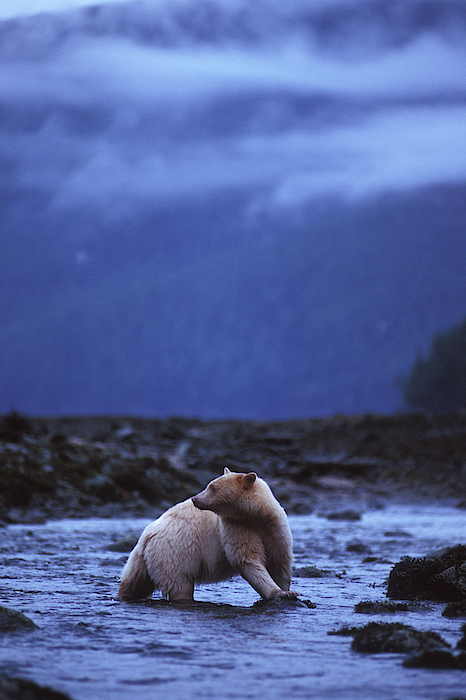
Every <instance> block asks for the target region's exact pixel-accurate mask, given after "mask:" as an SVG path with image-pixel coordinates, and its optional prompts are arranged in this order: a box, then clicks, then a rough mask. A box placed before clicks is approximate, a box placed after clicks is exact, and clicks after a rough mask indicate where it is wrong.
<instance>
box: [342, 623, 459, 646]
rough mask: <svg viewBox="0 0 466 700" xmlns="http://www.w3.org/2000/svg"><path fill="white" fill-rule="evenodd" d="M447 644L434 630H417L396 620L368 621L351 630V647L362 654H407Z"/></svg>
mask: <svg viewBox="0 0 466 700" xmlns="http://www.w3.org/2000/svg"><path fill="white" fill-rule="evenodd" d="M449 646H450V645H449V644H448V643H447V642H445V641H444V640H443V639H442V638H441V637H440V635H439V634H437V633H436V632H419V631H418V630H416V629H415V628H414V627H411V626H409V625H402V624H401V623H398V622H390V623H380V622H370V623H369V624H368V625H366V626H365V627H362V628H359V629H356V630H354V631H353V643H352V645H351V648H352V649H353V650H354V651H358V652H360V653H363V654H380V653H387V652H388V653H394V654H407V653H414V652H421V651H436V650H438V649H446V648H448V647H449Z"/></svg>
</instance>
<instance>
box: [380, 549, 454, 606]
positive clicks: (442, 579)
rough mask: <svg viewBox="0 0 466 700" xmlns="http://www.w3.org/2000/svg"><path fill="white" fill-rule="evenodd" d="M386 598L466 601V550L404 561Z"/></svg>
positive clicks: (393, 572)
mask: <svg viewBox="0 0 466 700" xmlns="http://www.w3.org/2000/svg"><path fill="white" fill-rule="evenodd" d="M388 597H389V598H398V599H402V600H437V601H444V602H451V601H462V600H466V547H465V546H463V545H458V546H457V547H453V548H451V549H448V550H447V551H446V552H445V553H443V554H442V555H440V556H438V557H426V558H421V559H412V558H411V557H404V558H403V559H402V560H401V561H400V562H398V563H397V564H395V566H394V568H393V569H392V570H391V572H390V577H389V581H388Z"/></svg>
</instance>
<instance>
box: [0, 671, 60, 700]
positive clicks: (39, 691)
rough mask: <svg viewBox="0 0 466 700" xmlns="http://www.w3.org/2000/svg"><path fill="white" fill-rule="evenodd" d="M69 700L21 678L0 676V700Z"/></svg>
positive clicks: (58, 693) (45, 687)
mask: <svg viewBox="0 0 466 700" xmlns="http://www.w3.org/2000/svg"><path fill="white" fill-rule="evenodd" d="M19 699H21V700H71V699H70V696H69V695H65V693H60V692H59V691H58V690H53V689H52V688H49V687H48V686H44V685H37V683H34V681H29V680H25V679H23V678H9V677H5V676H4V677H1V676H0V700H19Z"/></svg>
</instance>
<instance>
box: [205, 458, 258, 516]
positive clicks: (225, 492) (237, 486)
mask: <svg viewBox="0 0 466 700" xmlns="http://www.w3.org/2000/svg"><path fill="white" fill-rule="evenodd" d="M259 481H261V480H260V479H258V477H257V474H255V473H254V472H250V473H249V474H238V473H237V472H231V471H230V470H229V469H228V467H225V470H224V473H223V476H219V477H217V479H214V480H213V481H211V482H210V484H208V485H207V486H206V488H205V489H204V491H201V492H200V493H198V494H197V496H193V497H192V499H191V500H192V502H193V504H194V505H195V506H196V508H199V509H200V510H211V511H212V512H213V513H217V515H220V516H225V517H230V518H235V517H238V518H240V517H244V516H245V515H247V513H248V512H251V510H254V501H255V500H256V499H255V496H254V490H255V487H256V486H257V483H258V482H259Z"/></svg>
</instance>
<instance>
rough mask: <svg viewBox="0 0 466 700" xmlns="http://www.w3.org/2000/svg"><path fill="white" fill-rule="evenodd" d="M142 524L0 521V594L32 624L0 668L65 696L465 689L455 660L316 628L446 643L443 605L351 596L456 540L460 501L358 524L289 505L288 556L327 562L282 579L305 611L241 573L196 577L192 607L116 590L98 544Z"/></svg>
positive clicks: (110, 558) (382, 585)
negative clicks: (359, 644) (218, 580)
mask: <svg viewBox="0 0 466 700" xmlns="http://www.w3.org/2000/svg"><path fill="white" fill-rule="evenodd" d="M146 523H147V521H142V520H81V521H80V520H75V521H72V520H65V521H58V522H49V523H47V524H45V525H34V526H31V525H11V526H9V527H7V528H4V529H2V530H0V538H1V539H0V542H1V545H0V563H1V564H2V569H1V574H0V604H1V605H4V606H7V607H11V608H14V609H16V610H19V611H21V612H23V613H24V614H26V615H27V616H29V617H30V618H32V619H33V620H34V622H35V623H36V624H37V625H38V626H39V629H37V630H35V631H33V632H26V633H20V634H14V635H3V637H0V648H1V655H0V673H1V672H4V673H6V674H8V675H14V676H19V677H23V678H31V679H33V680H35V681H36V682H38V683H40V684H44V685H50V686H52V687H54V688H55V689H57V690H61V691H63V692H66V693H69V694H70V695H71V696H72V697H73V698H75V699H76V700H79V699H82V700H84V699H90V698H92V700H104V699H105V700H129V699H130V698H131V699H133V698H137V699H138V700H149V699H150V700H157V699H158V698H165V697H167V696H169V697H171V698H176V699H177V700H178V699H179V700H184V699H187V698H194V697H195V698H216V700H223V699H226V698H238V699H241V700H244V699H245V698H261V699H262V698H263V699H265V698H267V699H270V698H271V699H273V698H288V699H289V700H293V699H295V698H321V699H325V698H335V700H346V699H350V698H354V699H355V700H356V699H358V700H359V698H361V697H364V698H377V700H385V699H386V700H401V699H404V698H406V699H408V698H409V700H417V699H418V698H419V699H420V698H430V699H432V700H444V699H445V700H447V698H452V697H454V696H458V695H463V696H466V673H465V672H461V671H429V670H415V669H406V668H403V667H402V666H401V662H402V660H403V657H402V656H400V655H396V654H378V655H362V654H357V653H355V652H353V651H351V648H350V647H351V638H349V637H341V636H329V635H328V632H329V631H331V630H335V629H339V628H341V627H343V626H345V625H348V626H356V625H357V626H363V625H365V624H366V623H368V622H370V621H390V622H393V621H400V622H404V623H405V624H410V625H413V626H414V627H416V628H417V629H420V630H429V629H430V630H435V631H437V632H439V633H440V634H441V635H442V636H443V637H444V638H445V639H446V640H447V641H448V642H450V643H451V644H452V645H453V646H455V645H456V642H457V641H458V639H459V638H460V637H461V636H462V634H461V632H460V627H461V624H462V623H464V620H463V621H461V620H450V619H447V618H444V617H442V616H441V613H442V611H443V609H444V607H445V606H444V605H437V604H433V605H430V609H429V610H426V609H423V610H422V611H417V612H404V613H397V614H396V615H370V616H369V615H363V614H357V613H355V612H354V606H355V604H356V603H358V602H359V601H362V600H381V599H385V592H386V579H387V577H388V574H389V572H390V569H391V567H392V565H393V564H394V563H395V562H396V561H398V560H399V559H400V558H401V557H402V556H404V555H411V556H421V555H425V554H427V553H429V552H432V551H433V550H435V549H436V548H438V547H442V546H445V545H455V544H458V543H465V542H466V511H465V510H459V509H454V508H436V507H426V506H416V507H414V506H409V507H408V506H403V507H400V506H396V507H394V506H393V507H389V508H386V509H384V510H376V511H372V512H367V513H365V514H364V515H363V517H362V519H361V520H360V521H356V522H354V521H351V522H348V521H330V520H327V519H325V518H321V517H318V516H316V515H310V516H293V517H291V518H290V523H291V527H292V531H293V536H294V549H295V565H296V567H297V568H299V567H301V566H305V565H309V564H312V565H315V566H317V567H319V568H321V569H327V570H329V571H331V572H332V573H333V574H334V575H332V576H329V577H327V578H311V579H309V578H295V579H294V581H293V588H294V590H296V591H298V592H299V594H300V596H302V598H304V599H310V600H312V601H313V602H314V603H315V604H316V608H315V609H311V608H309V607H304V606H303V607H299V606H295V605H287V604H286V603H284V604H282V605H278V606H271V607H269V608H268V607H267V606H265V607H261V606H254V603H255V601H256V600H257V595H256V593H255V592H254V591H253V590H252V588H250V586H249V585H248V584H247V583H246V582H245V581H243V580H242V579H235V580H233V581H229V582H226V583H222V584H215V585H211V586H204V587H202V588H199V589H198V590H197V596H196V597H197V600H198V601H199V603H198V604H195V605H191V606H188V605H179V604H178V605H170V604H168V603H165V601H161V600H159V601H157V600H155V599H154V601H153V602H152V603H151V604H144V603H138V604H128V603H122V602H119V601H117V600H115V599H114V597H115V595H116V592H117V588H118V576H119V573H120V570H121V568H122V566H123V564H124V562H125V561H126V557H127V555H125V554H120V553H115V552H111V551H107V550H106V546H107V545H109V544H111V543H112V542H114V541H115V540H117V539H118V538H120V537H122V536H123V535H126V534H127V533H128V532H134V533H139V532H140V531H141V530H142V528H143V527H144V526H145V525H146ZM355 542H360V543H363V544H364V545H366V546H367V547H370V550H371V552H370V554H369V556H370V558H371V559H372V557H374V558H375V559H374V561H364V559H366V558H367V556H368V553H367V552H366V553H357V552H354V551H348V549H347V546H348V544H352V543H355ZM335 574H336V575H335Z"/></svg>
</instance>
